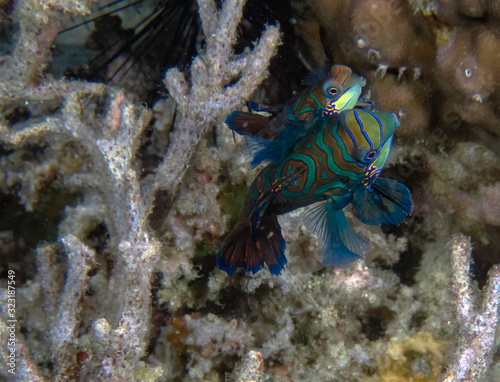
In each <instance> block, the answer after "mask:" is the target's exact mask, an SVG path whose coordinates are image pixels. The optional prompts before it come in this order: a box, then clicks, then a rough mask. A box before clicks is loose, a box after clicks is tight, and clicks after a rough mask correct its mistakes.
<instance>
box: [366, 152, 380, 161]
mask: <svg viewBox="0 0 500 382" xmlns="http://www.w3.org/2000/svg"><path fill="white" fill-rule="evenodd" d="M375 155H377V152H376V151H370V152H369V153H368V154H366V159H373V158H375Z"/></svg>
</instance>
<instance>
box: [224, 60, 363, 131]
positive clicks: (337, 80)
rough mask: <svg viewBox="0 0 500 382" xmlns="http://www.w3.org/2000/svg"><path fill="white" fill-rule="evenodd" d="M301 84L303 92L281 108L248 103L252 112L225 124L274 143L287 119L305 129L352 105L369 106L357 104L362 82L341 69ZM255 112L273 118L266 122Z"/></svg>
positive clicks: (234, 115) (315, 74) (322, 72)
mask: <svg viewBox="0 0 500 382" xmlns="http://www.w3.org/2000/svg"><path fill="white" fill-rule="evenodd" d="M302 83H303V84H304V85H306V86H307V88H306V89H304V90H302V91H300V92H298V93H297V95H296V96H295V97H294V98H293V99H292V100H291V101H290V102H289V103H287V104H286V105H285V106H284V107H283V106H281V107H272V106H267V105H263V104H256V103H254V102H250V104H249V106H250V108H251V109H252V110H253V111H254V112H251V113H247V112H243V111H234V112H232V113H231V114H230V115H229V116H228V117H227V118H226V124H227V125H228V127H229V128H230V129H231V130H233V131H236V132H237V133H238V134H241V135H253V136H256V137H259V138H265V139H271V140H274V139H278V138H279V137H280V135H281V133H282V129H283V126H284V125H285V124H287V120H288V119H289V118H291V117H292V118H293V119H298V120H299V121H300V122H303V125H302V127H308V126H310V125H311V123H312V122H314V120H315V119H316V118H322V117H328V116H330V115H334V114H337V113H339V112H341V111H342V110H347V109H352V108H354V106H356V105H366V106H371V103H370V102H369V101H359V97H360V95H361V90H362V87H363V86H365V84H366V80H365V79H364V78H363V77H361V76H358V75H357V74H355V73H353V72H352V70H351V69H350V68H349V67H347V66H345V65H333V66H332V67H331V68H330V70H317V71H314V72H311V73H309V74H308V75H307V76H306V77H305V78H304V80H303V81H302ZM358 102H359V104H358ZM256 112H269V113H275V114H277V115H276V116H275V117H274V118H270V117H266V116H264V115H261V114H259V113H256Z"/></svg>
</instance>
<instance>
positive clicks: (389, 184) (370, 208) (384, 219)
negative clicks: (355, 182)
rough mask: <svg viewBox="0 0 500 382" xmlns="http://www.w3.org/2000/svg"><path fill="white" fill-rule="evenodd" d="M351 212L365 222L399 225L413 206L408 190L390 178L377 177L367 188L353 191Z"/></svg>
mask: <svg viewBox="0 0 500 382" xmlns="http://www.w3.org/2000/svg"><path fill="white" fill-rule="evenodd" d="M352 206H353V212H354V214H355V215H356V217H357V218H358V219H359V220H360V221H361V222H362V223H365V224H368V225H379V224H387V223H390V224H396V225H399V224H401V222H402V221H403V220H404V218H405V216H406V215H409V214H410V213H411V211H412V208H413V202H412V200H411V194H410V190H408V188H407V187H406V186H405V185H404V184H401V183H399V182H397V181H395V180H392V179H383V178H378V179H377V180H376V181H375V183H374V184H373V185H372V186H371V187H368V188H363V187H361V188H359V189H358V190H356V192H355V193H354V200H353V202H352Z"/></svg>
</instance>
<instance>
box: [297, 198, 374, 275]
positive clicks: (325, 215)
mask: <svg viewBox="0 0 500 382" xmlns="http://www.w3.org/2000/svg"><path fill="white" fill-rule="evenodd" d="M304 223H305V225H306V227H308V228H309V229H310V230H311V231H312V232H313V233H315V234H316V235H317V236H318V243H319V247H320V249H321V252H322V254H323V264H324V265H329V266H334V267H346V266H348V265H349V264H351V263H353V262H356V261H359V260H361V259H362V258H363V255H364V254H365V253H366V252H367V251H368V250H369V249H370V244H369V243H368V242H367V241H366V240H365V239H363V238H362V237H361V236H359V235H358V234H357V233H356V232H354V230H353V229H352V228H351V226H350V225H349V222H348V221H347V219H346V217H345V215H344V211H343V210H342V209H336V208H334V206H333V204H332V203H330V202H329V201H326V202H323V203H321V204H319V205H317V206H315V207H313V208H312V209H310V210H309V211H308V212H307V215H306V217H305V219H304Z"/></svg>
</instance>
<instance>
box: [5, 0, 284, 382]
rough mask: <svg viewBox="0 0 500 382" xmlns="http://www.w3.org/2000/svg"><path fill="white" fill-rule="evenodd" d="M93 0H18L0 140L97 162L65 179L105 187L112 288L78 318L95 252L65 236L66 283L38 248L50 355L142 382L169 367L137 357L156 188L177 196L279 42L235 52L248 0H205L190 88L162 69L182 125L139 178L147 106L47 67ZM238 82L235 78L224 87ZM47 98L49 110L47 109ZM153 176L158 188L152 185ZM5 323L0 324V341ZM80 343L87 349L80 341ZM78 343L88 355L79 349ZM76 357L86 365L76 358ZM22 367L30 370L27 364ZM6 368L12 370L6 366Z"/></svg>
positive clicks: (270, 39) (269, 37)
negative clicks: (86, 330) (198, 155)
mask: <svg viewBox="0 0 500 382" xmlns="http://www.w3.org/2000/svg"><path fill="white" fill-rule="evenodd" d="M89 3H90V1H77V0H71V1H70V0H67V1H55V0H54V1H44V2H40V1H30V0H20V1H18V2H17V4H16V15H17V17H18V19H19V21H20V32H19V34H18V39H17V42H16V44H15V47H14V49H13V53H12V55H11V56H8V57H7V58H5V59H4V62H3V65H2V67H1V69H0V70H1V73H0V74H1V87H2V88H3V92H2V93H1V94H0V102H1V104H2V111H3V113H2V119H1V124H0V140H1V141H3V142H4V143H5V144H7V145H12V146H15V147H20V146H22V145H24V144H26V143H31V142H34V143H36V142H38V141H39V140H40V139H41V138H42V137H44V139H46V140H47V141H48V142H54V143H55V142H58V141H59V140H63V141H78V142H80V144H82V145H83V147H84V148H85V149H86V150H87V152H88V153H89V155H90V157H91V158H92V167H91V171H89V172H84V173H79V174H73V175H70V176H67V177H65V179H64V181H65V183H66V184H68V185H71V186H72V187H76V188H80V189H83V192H84V193H86V194H88V195H89V196H88V197H90V198H94V199H95V196H92V195H94V194H95V195H99V198H100V199H101V200H102V202H98V205H101V206H104V208H105V214H104V216H105V218H104V221H105V224H106V226H107V229H108V231H109V234H110V240H109V242H108V250H109V251H110V252H111V255H112V257H113V269H112V271H111V274H110V276H109V280H107V287H106V288H105V291H101V294H104V300H103V301H100V302H98V303H97V304H98V306H99V309H100V310H98V311H97V312H96V314H95V315H94V317H93V319H92V321H91V322H85V321H83V320H84V317H82V312H81V310H82V304H83V303H84V301H85V300H87V298H86V297H85V296H84V295H85V291H86V289H87V287H88V283H89V275H88V270H89V267H94V266H96V263H95V254H94V251H93V250H91V249H89V248H88V247H86V246H85V245H84V244H83V243H82V240H85V239H86V238H85V237H78V238H77V237H76V236H73V235H66V236H65V237H64V238H62V239H61V240H62V243H63V245H64V247H65V250H66V252H67V254H68V262H67V268H68V270H67V275H66V281H65V284H64V287H62V284H61V275H62V273H63V272H64V267H61V266H59V265H58V264H56V263H55V262H54V261H53V259H54V256H55V253H54V248H52V247H50V246H48V247H41V248H39V251H38V260H39V269H38V271H39V278H40V280H39V283H40V288H41V294H42V295H43V296H44V299H43V304H44V308H45V313H46V315H47V325H48V327H49V328H50V330H51V331H52V335H51V337H52V339H51V341H48V342H50V345H49V349H50V350H51V352H52V361H53V362H54V371H53V373H54V374H53V375H52V376H51V377H54V378H55V379H56V380H62V379H65V378H70V379H74V378H75V379H76V378H78V377H80V378H84V379H86V380H133V379H135V378H137V375H141V377H140V378H139V379H141V380H155V379H157V378H158V377H159V376H160V375H161V374H162V368H161V367H150V366H147V365H145V364H144V363H143V362H142V361H141V359H142V357H143V356H144V355H145V347H146V341H147V334H148V332H149V326H150V320H151V305H150V299H151V285H150V279H151V275H152V272H153V270H154V269H155V263H156V262H157V260H158V258H159V255H160V244H159V242H158V241H157V240H156V239H155V238H154V236H153V235H152V234H151V232H150V228H149V226H148V223H147V218H148V215H149V213H150V211H151V206H152V203H153V201H154V191H155V189H156V188H161V189H162V190H166V191H167V192H168V193H169V194H170V195H172V197H173V196H174V195H175V193H176V190H177V187H178V185H179V184H180V182H181V181H182V178H183V175H184V173H185V171H186V169H187V168H188V167H189V162H190V159H191V156H192V154H193V152H195V151H196V148H197V145H198V143H199V141H200V139H201V137H202V136H203V135H204V133H205V132H206V130H207V128H208V127H209V126H210V125H211V124H213V123H214V122H215V121H216V120H217V118H218V116H219V115H221V114H222V113H224V112H226V111H228V110H230V109H232V108H234V107H235V106H237V105H238V104H239V103H241V102H242V101H243V100H245V99H247V98H248V97H249V95H250V94H251V93H252V92H253V91H254V90H255V88H256V87H257V85H258V84H259V83H260V82H261V81H262V79H263V78H264V76H265V74H266V68H267V65H268V63H269V60H270V58H271V57H272V55H273V54H274V52H275V50H276V47H277V45H278V42H279V31H278V28H276V27H272V26H270V27H268V29H267V30H266V32H265V33H264V35H263V37H262V40H261V42H260V43H259V44H258V45H257V46H256V47H255V49H254V51H253V52H245V53H244V54H242V55H241V56H239V57H235V58H233V54H232V45H233V44H234V42H235V41H236V26H237V24H238V22H239V20H240V18H241V15H242V8H243V5H244V1H241V0H229V1H226V2H225V3H224V4H223V7H222V9H221V10H218V9H217V7H216V5H215V2H214V1H212V0H199V6H200V16H201V18H202V26H203V30H204V32H205V36H206V42H207V44H206V45H207V48H206V50H205V52H204V53H202V54H201V55H200V56H199V57H197V58H196V59H195V61H194V63H193V66H192V68H191V75H190V79H191V83H192V84H191V85H190V86H189V85H188V83H187V81H186V79H185V77H184V75H183V74H181V73H180V72H179V71H178V70H177V69H172V70H171V71H170V72H169V73H168V74H167V79H166V83H167V86H168V88H169V90H170V93H171V95H172V97H173V98H174V99H175V100H176V101H177V102H178V104H179V110H180V112H181V113H180V114H181V117H182V118H181V120H180V122H179V123H178V124H176V126H175V129H174V133H173V134H172V136H171V141H170V145H169V149H168V152H167V154H166V157H165V159H164V162H163V164H162V165H161V166H160V168H159V169H158V171H157V173H156V175H155V177H154V178H153V180H152V181H151V179H149V178H148V179H146V181H144V182H141V179H140V173H139V171H138V166H137V158H136V151H137V149H138V146H139V143H140V138H141V134H142V132H143V130H144V129H145V127H146V126H147V125H148V123H149V121H150V119H151V112H150V111H149V110H147V109H145V108H143V107H140V106H136V105H134V104H132V102H131V101H130V100H129V99H127V97H126V96H125V94H124V93H123V92H122V91H120V90H117V89H113V88H111V87H106V86H105V85H102V84H93V83H86V82H77V81H68V80H56V81H55V80H52V79H50V78H49V77H45V76H44V74H43V72H44V69H45V67H46V65H47V63H48V62H49V59H50V45H51V44H52V40H53V38H54V37H55V35H56V34H57V32H58V25H59V20H60V19H61V17H62V14H63V13H66V12H78V13H87V12H88V8H87V6H88V5H89ZM235 78H239V80H238V81H237V82H236V83H235V84H234V85H233V86H228V85H229V82H230V81H233V80H234V79H235ZM47 104H49V106H51V107H48V108H47ZM20 105H24V107H27V108H29V109H30V110H31V111H32V110H34V109H36V110H37V114H38V118H32V119H30V120H28V121H26V122H23V123H17V124H13V125H10V124H9V123H8V122H7V121H8V119H7V118H6V117H7V116H8V115H9V113H11V112H12V111H13V110H15V109H16V108H17V107H19V106H20ZM44 105H45V108H44ZM102 106H104V107H105V108H106V110H107V112H106V113H105V114H104V115H103V114H102V113H100V112H99V107H102ZM40 110H42V111H40ZM53 110H55V111H53ZM151 184H153V185H154V186H153V187H151V186H148V185H151ZM95 191H97V193H95ZM99 198H98V199H99ZM85 216H86V215H85V214H84V213H81V214H78V215H76V218H77V219H78V217H80V218H82V224H89V219H88V218H86V217H85ZM83 220H85V221H87V223H83ZM72 223H73V224H75V222H74V221H73V222H72ZM90 224H91V223H90ZM84 232H88V230H85V229H82V228H81V227H80V228H79V230H78V233H80V234H83V233H84ZM75 233H77V232H75ZM100 272H101V273H103V272H104V271H102V270H101V271H100ZM110 302H113V303H110ZM107 304H109V305H107ZM115 317H118V319H116V318H115ZM89 325H90V326H91V327H92V331H91V333H90V334H89V337H87V336H82V335H81V333H79V332H78V330H77V328H78V327H81V326H89ZM4 329H5V327H4V325H2V338H3V337H4V333H5V330H4ZM17 335H18V336H20V333H17ZM21 343H22V342H21V341H20V342H18V344H21ZM82 344H87V346H86V347H85V348H84V349H82V348H81V346H83V345H82ZM23 346H24V345H18V347H17V355H18V357H19V369H18V371H19V372H24V373H25V376H26V378H28V379H31V380H36V379H37V378H39V377H38V375H40V373H39V372H37V371H36V370H35V367H34V366H33V365H31V364H30V360H29V358H23V354H25V353H26V351H25V347H23ZM82 351H83V353H84V354H85V355H84V356H82V355H81V354H80V353H79V352H82ZM51 352H50V351H49V352H47V354H50V353H51ZM78 354H80V358H81V357H83V358H85V359H88V360H89V362H84V363H82V362H80V361H79V360H78V358H79V357H78V356H77V355H78ZM22 365H31V366H26V368H25V369H24V371H23V370H21V366H22ZM28 369H31V370H32V372H31V374H29V373H28V371H26V370H28ZM2 373H4V376H8V374H6V371H5V370H2ZM49 374H50V373H49Z"/></svg>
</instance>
